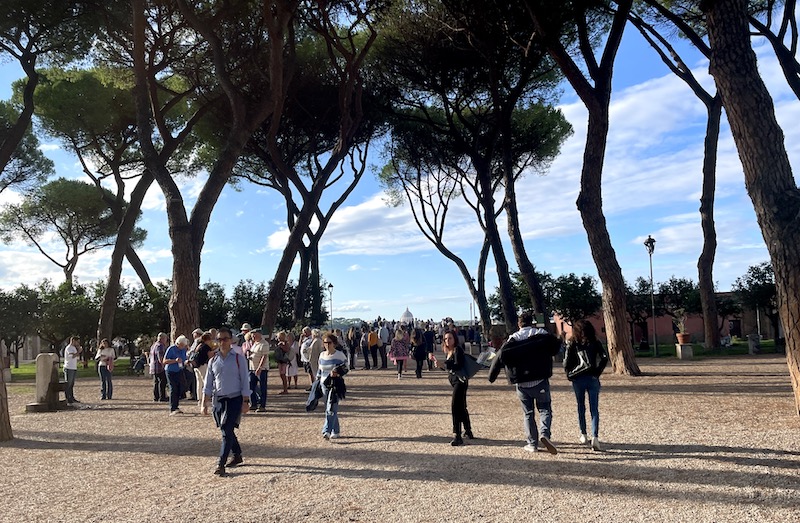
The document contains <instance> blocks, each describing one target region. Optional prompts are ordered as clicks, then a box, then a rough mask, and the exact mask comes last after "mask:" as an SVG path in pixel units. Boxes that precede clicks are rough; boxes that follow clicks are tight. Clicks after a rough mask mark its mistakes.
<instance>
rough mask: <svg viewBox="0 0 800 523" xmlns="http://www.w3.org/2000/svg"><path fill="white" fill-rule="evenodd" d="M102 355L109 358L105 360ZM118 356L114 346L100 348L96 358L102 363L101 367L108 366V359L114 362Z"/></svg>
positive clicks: (99, 363)
mask: <svg viewBox="0 0 800 523" xmlns="http://www.w3.org/2000/svg"><path fill="white" fill-rule="evenodd" d="M101 356H105V357H106V358H107V360H106V361H103V360H102V358H101ZM116 357H117V353H116V352H114V349H113V348H112V347H106V348H105V349H100V350H99V351H97V356H95V359H96V360H97V361H98V365H100V366H101V367H108V363H107V361H108V360H111V362H113V361H114V360H115V359H116Z"/></svg>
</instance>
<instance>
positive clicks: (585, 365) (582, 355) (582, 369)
mask: <svg viewBox="0 0 800 523" xmlns="http://www.w3.org/2000/svg"><path fill="white" fill-rule="evenodd" d="M576 354H577V356H578V364H577V365H575V367H573V368H572V370H569V371H567V378H569V379H573V378H577V377H579V376H583V375H584V374H586V373H587V372H589V371H590V370H592V368H594V365H592V362H591V361H590V360H589V354H588V353H587V352H586V350H579V351H577V352H576Z"/></svg>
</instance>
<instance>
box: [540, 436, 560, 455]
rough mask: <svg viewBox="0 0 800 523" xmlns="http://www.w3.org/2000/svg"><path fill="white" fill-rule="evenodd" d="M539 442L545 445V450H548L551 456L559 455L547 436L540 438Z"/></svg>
mask: <svg viewBox="0 0 800 523" xmlns="http://www.w3.org/2000/svg"><path fill="white" fill-rule="evenodd" d="M539 441H540V442H541V443H542V445H544V448H546V449H547V452H549V453H550V454H558V449H557V448H556V446H555V445H553V444H552V443H551V442H550V438H548V437H547V436H542V437H541V438H539Z"/></svg>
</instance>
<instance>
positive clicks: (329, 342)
mask: <svg viewBox="0 0 800 523" xmlns="http://www.w3.org/2000/svg"><path fill="white" fill-rule="evenodd" d="M322 344H323V345H333V342H332V341H323V342H322Z"/></svg>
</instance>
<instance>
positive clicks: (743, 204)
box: [0, 27, 800, 320]
mask: <svg viewBox="0 0 800 523" xmlns="http://www.w3.org/2000/svg"><path fill="white" fill-rule="evenodd" d="M631 29H632V28H631V27H628V28H627V29H626V35H625V37H624V39H623V45H622V48H621V50H620V54H619V58H618V60H617V63H616V66H615V88H614V93H613V96H612V108H611V132H610V136H609V142H608V148H607V155H606V164H605V170H604V180H603V202H604V203H603V207H604V211H605V215H606V219H607V222H608V228H609V231H610V234H611V240H612V243H613V245H614V248H615V250H616V254H617V258H618V261H619V263H620V265H621V266H622V270H623V274H624V276H625V278H626V279H627V280H629V281H633V280H634V279H635V278H636V277H638V276H644V277H647V276H648V275H649V265H648V256H647V252H646V250H645V248H644V246H643V244H642V242H643V241H644V240H645V238H646V237H647V235H648V234H652V235H653V237H654V238H655V239H656V241H657V244H656V252H655V255H654V258H653V264H654V274H655V279H656V281H663V280H666V279H667V278H669V277H670V276H672V275H676V276H681V277H689V278H692V279H693V280H695V281H696V280H697V268H696V266H697V258H698V256H699V254H700V250H701V247H702V231H701V229H700V217H699V213H698V208H699V198H700V190H701V165H702V152H703V151H702V145H703V136H704V134H705V108H704V106H703V105H702V103H701V102H700V101H699V100H697V99H696V98H695V96H694V94H693V93H692V92H691V91H690V89H689V88H688V87H687V86H686V85H685V84H684V83H683V82H682V81H681V80H680V79H678V78H677V77H675V76H673V75H672V74H671V73H670V72H669V71H668V70H667V68H666V67H665V66H664V65H663V64H662V63H661V61H660V60H659V59H658V58H657V56H656V55H655V53H654V52H653V51H652V50H651V49H650V48H649V47H648V46H647V44H646V43H645V42H644V40H643V39H642V38H641V37H640V36H639V35H638V33H636V32H635V31H632V30H631ZM757 53H758V56H759V67H760V68H761V71H762V74H763V77H764V79H765V81H766V82H767V85H768V86H769V88H770V91H771V93H772V94H773V97H774V100H775V104H776V112H777V116H778V120H779V121H780V123H781V124H782V125H783V129H784V133H785V134H786V144H787V148H788V150H789V156H790V158H791V160H792V161H793V164H796V163H797V160H798V157H800V136H799V135H800V130H799V129H800V126H797V125H790V123H791V122H797V121H798V120H800V102H798V100H797V99H796V98H795V97H794V95H793V93H792V92H791V91H790V90H789V89H788V87H787V86H786V82H785V79H784V78H783V75H782V73H781V71H780V68H779V67H778V66H777V63H776V62H775V60H774V58H773V57H772V56H771V52H770V49H769V48H767V47H763V46H757ZM684 59H685V61H686V63H688V64H693V66H692V67H693V70H694V71H695V74H696V75H697V76H698V77H700V78H705V84H706V85H709V84H710V81H709V78H708V76H707V69H708V64H707V63H706V62H705V61H704V60H702V57H701V56H699V55H697V54H692V55H689V54H687V55H685V56H684ZM19 77H21V72H20V70H19V68H18V67H16V66H15V65H14V64H4V65H2V66H0V98H2V99H8V98H9V97H10V85H11V82H12V81H13V80H15V79H17V78H19ZM561 109H562V110H563V111H564V114H565V116H566V117H567V119H568V120H569V121H570V122H571V123H572V125H573V126H574V129H575V133H574V135H573V136H572V138H570V139H569V140H568V141H567V142H566V143H565V144H564V146H563V148H562V152H561V155H560V156H559V158H558V159H557V160H556V161H555V162H554V163H553V165H552V167H551V169H550V170H549V172H548V173H547V174H546V175H545V176H540V175H535V174H531V175H529V176H527V177H526V178H524V179H523V180H521V181H520V182H519V183H518V187H517V194H518V198H519V209H520V213H521V216H520V218H521V223H522V224H523V231H524V240H525V244H526V248H527V250H528V254H529V256H530V257H531V259H532V261H533V263H534V264H535V265H536V266H537V268H538V269H540V270H545V271H548V272H550V273H552V274H553V275H555V276H558V275H561V274H566V273H569V272H575V273H577V274H584V273H586V274H591V275H596V270H595V268H594V263H593V260H592V257H591V254H590V251H589V246H588V243H587V240H586V234H585V232H584V230H583V227H582V224H581V220H580V216H579V214H578V211H577V210H576V208H575V199H576V197H577V194H578V189H579V180H580V169H581V161H582V154H583V144H584V139H585V126H586V111H585V109H584V107H583V105H582V104H581V103H580V101H578V100H577V98H576V97H575V95H574V93H573V92H572V91H571V89H570V88H569V86H565V89H564V96H563V98H562V105H561ZM41 141H42V148H43V150H44V151H45V152H46V154H47V155H48V156H49V157H51V158H52V159H53V160H54V161H55V163H56V169H57V174H58V175H59V176H64V177H68V178H81V177H82V174H81V171H80V168H79V165H78V163H77V160H76V159H75V157H74V156H72V155H70V154H68V153H67V152H66V151H65V150H64V149H63V148H62V147H61V146H60V145H59V144H58V143H57V142H56V141H55V140H53V139H51V138H48V137H42V138H41ZM377 151H378V147H373V155H372V157H371V159H370V162H369V163H370V165H371V166H379V163H380V160H379V158H378V156H377V154H374V153H375V152H377ZM374 171H375V169H369V170H368V172H367V173H366V174H365V175H364V179H363V180H362V182H361V184H360V185H359V187H358V188H356V190H355V191H354V192H353V194H351V196H350V197H349V199H348V200H347V202H346V203H345V204H344V205H343V206H342V207H341V208H340V210H339V211H338V212H337V214H336V215H335V217H334V218H333V220H332V222H331V224H330V225H329V227H328V230H327V231H326V233H325V235H324V237H323V239H322V242H321V246H320V254H321V262H320V263H321V272H322V275H323V276H324V278H325V279H327V280H328V281H329V282H331V283H332V284H333V285H334V289H333V312H334V315H335V316H336V317H347V318H354V317H360V318H363V319H372V318H375V317H376V316H379V315H380V316H383V317H388V318H395V319H397V318H399V317H400V315H401V314H402V313H403V311H404V310H405V309H406V307H408V308H409V309H410V310H411V312H412V313H414V315H415V316H416V317H418V318H433V319H435V320H438V319H441V318H443V317H446V316H450V317H453V318H456V319H467V318H468V317H469V314H470V301H471V299H470V296H469V293H468V290H467V287H466V285H465V283H464V281H463V280H462V278H461V276H460V273H459V272H458V271H457V269H456V267H455V266H454V265H453V264H452V262H450V261H449V260H447V259H446V258H444V257H443V256H442V255H440V254H439V253H438V251H436V250H435V249H434V248H433V246H432V245H431V244H430V243H428V242H427V240H426V239H425V238H424V237H423V236H422V234H421V233H420V232H419V231H418V229H417V227H416V225H415V224H414V222H413V218H412V217H411V213H410V209H409V208H408V207H407V206H406V207H399V208H391V207H387V206H386V205H385V203H384V201H383V199H384V196H383V194H382V193H381V189H380V186H379V184H378V183H377V181H376V179H375V176H374V174H373V173H374ZM203 182H204V178H203V177H198V178H196V179H188V180H183V181H182V182H181V184H182V187H183V190H184V195H185V198H186V200H187V202H188V204H189V205H193V204H194V200H195V198H196V196H197V194H198V192H199V188H200V187H201V186H202V183H203ZM18 198H19V197H18V195H16V194H14V193H12V192H9V191H6V192H5V193H3V194H2V195H0V203H5V202H9V201H17V199H18ZM715 205H716V208H715V217H716V226H717V235H718V248H717V256H716V263H715V267H714V278H715V280H716V281H717V282H718V289H719V290H723V291H724V290H729V289H730V286H731V284H732V283H733V281H734V280H735V279H736V277H738V276H741V275H742V274H744V272H745V271H746V270H747V267H748V266H750V265H753V264H756V263H760V262H762V261H766V260H768V255H767V251H766V248H765V246H764V241H763V239H762V236H761V232H760V230H759V228H758V225H757V223H756V219H755V214H754V212H753V206H752V203H751V201H750V199H749V197H748V196H747V194H746V192H745V187H744V178H743V174H742V169H741V164H740V163H739V159H738V156H737V154H736V149H735V146H734V144H733V140H732V138H731V136H730V132H729V129H728V126H727V122H725V121H723V129H722V136H721V138H720V147H719V158H718V167H717V197H716V204H715ZM501 219H502V218H501ZM139 225H140V226H141V227H143V228H145V229H147V230H148V238H147V241H146V242H145V244H144V246H143V247H142V248H141V249H139V254H140V256H141V257H142V259H143V260H144V263H145V264H146V266H147V268H148V270H149V272H150V275H151V277H152V278H153V279H166V278H169V277H170V274H171V270H172V263H171V255H170V242H169V238H168V235H167V220H166V213H165V208H164V197H163V195H162V194H161V191H160V189H158V187H157V186H156V185H155V184H154V186H153V187H152V188H151V190H150V192H149V193H148V195H147V198H146V201H145V205H144V214H143V218H142V220H141V221H140V223H139ZM500 228H501V230H502V231H504V230H505V223H504V222H503V223H501V224H500ZM287 235H288V233H287V231H286V223H285V210H284V205H283V201H282V199H281V198H278V197H276V195H275V194H273V193H271V192H270V191H268V190H266V189H264V188H261V187H256V186H251V185H248V184H242V185H241V186H240V188H239V190H235V189H234V188H233V187H227V188H226V189H225V190H224V191H223V193H222V196H221V198H220V200H219V202H218V204H217V206H216V208H215V210H214V213H213V214H212V221H211V224H210V226H209V228H208V232H207V235H206V241H205V246H204V249H203V258H202V265H201V281H202V282H207V281H214V282H218V283H221V284H223V285H224V286H225V288H226V290H227V291H228V292H230V291H231V290H232V288H233V287H234V286H235V285H236V284H237V283H238V282H239V281H240V280H243V279H252V280H254V281H268V280H270V279H271V278H272V276H273V275H274V272H275V268H276V266H277V263H278V260H279V259H280V256H281V251H282V249H283V245H284V240H285V238H286V237H287ZM481 241H482V234H481V231H480V228H479V227H478V224H477V223H476V221H475V218H474V215H473V214H472V211H471V210H469V209H468V208H466V206H457V207H455V208H454V209H452V210H451V213H450V215H449V218H448V230H447V233H446V242H447V244H448V246H450V248H451V249H452V250H453V251H455V252H456V253H457V254H459V255H460V256H462V257H463V258H464V260H465V262H466V264H467V266H468V267H469V268H470V269H471V270H476V268H477V257H478V251H479V249H480V244H481ZM507 247H508V248H507V251H506V255H507V256H508V257H509V262H510V263H511V265H512V267H513V266H514V263H513V256H512V252H511V249H510V246H507ZM62 251H63V246H59V245H58V244H55V243H54V244H52V250H51V252H56V253H61V252H62ZM108 257H109V252H99V253H95V254H92V255H90V256H86V257H83V258H81V260H80V262H79V263H78V267H77V270H76V273H75V274H76V276H77V279H78V281H80V282H83V283H88V282H92V281H95V280H98V279H103V278H105V277H106V273H107V268H108ZM123 277H124V279H125V280H126V281H129V282H136V281H137V279H136V275H135V273H134V272H133V271H132V269H131V268H130V267H128V266H127V265H126V266H125V270H124V275H123ZM292 277H293V278H295V277H296V272H293V274H292ZM43 278H51V279H52V280H54V281H56V282H60V281H62V280H63V274H62V273H61V270H60V268H58V267H56V266H55V265H54V264H52V263H51V262H49V261H48V260H47V259H46V258H45V257H44V256H42V255H41V254H40V253H39V252H38V251H36V250H35V249H34V248H32V247H29V246H26V245H25V244H22V243H15V244H10V245H0V287H3V288H12V287H15V286H17V285H19V284H20V283H28V284H34V283H36V282H38V281H40V280H41V279H43ZM495 285H496V269H495V267H494V262H493V261H491V260H490V264H489V271H488V275H487V286H489V287H490V288H494V286H495ZM326 303H328V301H327V299H326Z"/></svg>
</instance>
